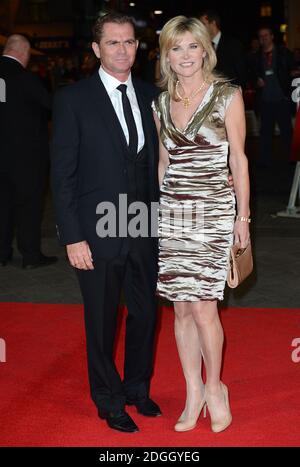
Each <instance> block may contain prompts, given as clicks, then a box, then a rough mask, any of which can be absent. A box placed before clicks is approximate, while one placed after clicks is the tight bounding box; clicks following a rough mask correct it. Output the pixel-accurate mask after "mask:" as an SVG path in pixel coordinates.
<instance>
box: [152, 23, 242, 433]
mask: <svg viewBox="0 0 300 467" xmlns="http://www.w3.org/2000/svg"><path fill="white" fill-rule="evenodd" d="M160 57H161V59H160V63H161V76H162V80H161V83H162V86H163V87H164V89H165V91H164V92H162V93H161V94H160V95H159V97H158V99H157V100H156V101H155V102H154V103H153V110H154V118H155V121H156V125H157V130H158V134H159V136H160V159H159V182H160V187H161V197H160V220H159V276H158V285H157V291H158V294H159V295H160V296H162V297H164V298H167V299H168V300H170V301H172V302H174V311H175V337H176V343H177V348H178V352H179V356H180V360H181V364H182V368H183V372H184V376H185V380H186V391H187V392H186V404H185V408H184V410H183V412H182V414H181V416H180V417H179V419H178V421H177V423H176V425H175V430H176V431H187V430H191V429H193V428H194V427H195V426H196V424H197V420H198V418H199V415H200V413H201V411H202V410H203V409H204V413H205V411H206V407H207V408H208V411H209V414H210V418H211V428H212V430H213V431H214V432H219V431H222V430H224V429H225V428H227V427H228V426H229V425H230V423H231V421H232V415H231V411H230V406H229V398H228V389H227V386H225V384H224V383H223V382H222V381H221V380H220V372H221V363H222V348H223V340H224V334H223V329H222V325H221V322H220V319H219V314H218V308H217V301H218V300H222V299H223V291H224V288H225V282H226V276H227V270H228V266H229V249H230V246H231V245H232V244H233V242H234V243H236V242H239V243H240V246H241V248H244V247H246V246H247V244H248V242H249V238H250V237H249V222H250V218H249V215H250V211H249V176H248V164H247V158H246V156H245V153H244V142H245V114H244V106H243V98H242V94H241V92H240V90H239V88H237V87H236V86H234V85H232V84H230V82H229V81H228V80H226V79H225V78H223V77H220V76H218V75H216V74H215V73H214V72H213V69H214V68H215V65H216V55H215V52H214V49H213V47H212V45H211V40H210V37H209V35H208V33H207V31H206V28H205V26H204V25H203V24H202V23H201V22H200V21H199V20H197V19H195V18H186V17H184V16H177V17H175V18H173V19H171V20H170V21H168V23H166V25H165V26H164V28H163V30H162V32H161V35H160ZM228 154H229V157H228ZM228 162H229V167H230V170H231V173H232V176H233V182H234V187H235V194H236V200H235V195H234V193H233V190H232V188H231V186H230V184H229V182H228V172H229V171H228ZM236 214H237V215H236ZM202 357H203V361H204V365H205V370H206V381H205V385H204V383H203V380H202V371H201V362H202Z"/></svg>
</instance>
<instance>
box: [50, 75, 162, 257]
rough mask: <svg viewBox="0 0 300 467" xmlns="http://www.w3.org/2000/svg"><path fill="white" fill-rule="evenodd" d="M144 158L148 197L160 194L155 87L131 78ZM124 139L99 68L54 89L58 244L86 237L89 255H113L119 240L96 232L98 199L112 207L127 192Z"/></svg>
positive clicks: (55, 196)
mask: <svg viewBox="0 0 300 467" xmlns="http://www.w3.org/2000/svg"><path fill="white" fill-rule="evenodd" d="M133 85H134V88H135V92H136V96H137V100H138V103H139V107H140V111H141V115H142V121H143V128H144V134H145V144H146V145H147V150H148V158H149V159H148V161H149V179H148V184H149V195H150V199H151V201H157V200H158V198H159V188H158V175H157V166H158V138H157V132H156V127H155V123H154V120H153V117H152V110H151V102H152V100H153V98H155V97H156V95H157V89H156V88H155V87H154V86H152V85H150V84H148V83H144V82H142V81H139V80H135V79H134V80H133ZM126 151H127V149H126V140H125V138H124V134H123V130H122V128H121V125H120V123H119V120H118V117H117V115H116V113H115V110H114V108H113V106H112V104H111V101H110V98H109V96H108V94H107V92H106V90H105V87H104V85H103V83H102V81H101V79H100V77H99V73H98V71H97V72H96V73H95V74H94V75H93V76H91V77H90V78H87V79H84V80H81V81H79V82H78V83H75V84H72V85H70V86H67V87H65V88H63V89H61V90H59V91H58V93H57V94H56V97H55V101H54V111H53V140H52V149H51V154H52V156H51V159H52V188H53V195H54V204H55V211H56V219H57V230H58V236H59V240H60V243H61V244H62V245H67V244H71V243H76V242H80V241H83V240H86V241H87V242H88V243H89V245H90V247H91V249H92V253H93V255H94V256H97V257H101V258H112V257H114V256H116V255H118V253H119V251H120V249H121V247H122V242H123V241H124V239H122V238H119V237H116V238H107V237H106V238H100V237H98V236H97V234H96V223H97V220H98V219H99V215H97V214H96V207H97V205H98V203H100V202H103V201H104V202H110V203H113V205H114V206H116V215H117V217H118V204H119V194H122V193H127V189H128V180H127V173H126V167H127V165H126Z"/></svg>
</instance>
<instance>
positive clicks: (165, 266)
mask: <svg viewBox="0 0 300 467" xmlns="http://www.w3.org/2000/svg"><path fill="white" fill-rule="evenodd" d="M235 92H237V87H236V86H234V85H231V84H229V83H228V82H216V81H215V82H214V83H212V84H211V85H210V86H209V88H208V89H207V91H206V93H205V95H204V97H203V99H202V101H201V103H200V105H199V106H198V108H197V110H196V111H195V112H194V114H193V115H192V117H191V119H190V120H189V122H188V124H187V125H186V127H185V128H184V129H183V130H181V129H179V128H176V126H175V125H174V122H173V121H172V118H171V114H170V96H169V93H168V92H162V93H161V94H160V95H159V97H158V98H157V100H156V101H154V102H153V104H152V107H153V109H154V111H155V112H156V114H157V116H158V118H159V120H160V122H161V132H160V138H161V141H162V143H163V145H164V146H165V148H166V149H167V151H168V153H169V160H170V165H169V166H168V167H167V170H166V172H165V176H164V179H163V182H162V185H161V193H160V207H159V229H158V234H159V274H158V283H157V294H158V295H160V296H161V297H164V298H166V299H168V300H170V301H198V300H215V299H217V300H222V299H223V295H224V288H225V283H226V276H227V271H228V266H229V250H230V246H231V245H232V242H233V227H234V217H235V196H234V192H233V189H232V188H231V187H230V185H229V183H228V150H229V144H228V139H227V133H226V128H225V112H226V109H227V107H228V106H229V104H230V102H231V99H232V97H233V96H234V94H235Z"/></svg>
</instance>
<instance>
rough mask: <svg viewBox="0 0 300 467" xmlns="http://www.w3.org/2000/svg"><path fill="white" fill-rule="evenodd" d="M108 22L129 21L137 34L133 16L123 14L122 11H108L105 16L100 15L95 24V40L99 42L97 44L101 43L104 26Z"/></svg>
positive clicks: (122, 22)
mask: <svg viewBox="0 0 300 467" xmlns="http://www.w3.org/2000/svg"><path fill="white" fill-rule="evenodd" d="M106 23H114V24H126V23H129V24H130V25H131V26H132V28H133V31H134V35H135V25H134V22H133V19H132V18H131V16H127V15H123V14H122V13H107V14H106V15H104V16H100V17H99V18H98V19H97V20H96V22H95V24H94V26H93V39H94V41H95V42H97V44H99V42H100V40H101V38H102V36H103V27H104V25H105V24H106Z"/></svg>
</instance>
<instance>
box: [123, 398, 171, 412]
mask: <svg viewBox="0 0 300 467" xmlns="http://www.w3.org/2000/svg"><path fill="white" fill-rule="evenodd" d="M126 404H127V405H135V407H136V409H137V411H138V413H140V414H142V415H145V417H159V416H160V415H162V413H161V410H160V408H159V407H158V405H157V404H156V403H155V402H154V401H153V400H151V399H150V398H149V397H146V398H145V399H141V400H136V401H131V400H127V401H126Z"/></svg>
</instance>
